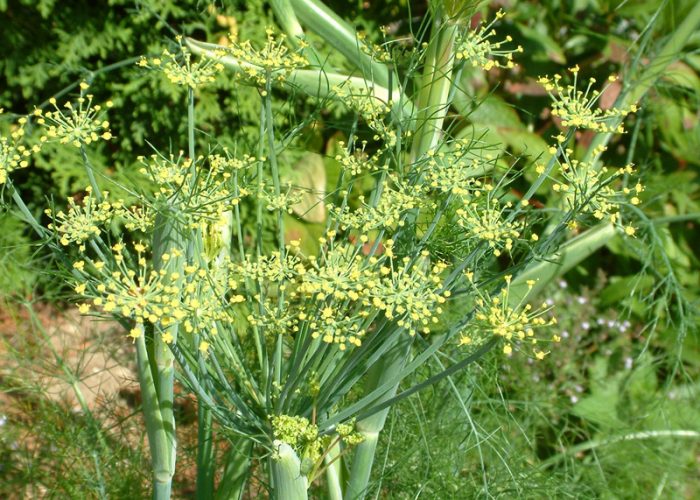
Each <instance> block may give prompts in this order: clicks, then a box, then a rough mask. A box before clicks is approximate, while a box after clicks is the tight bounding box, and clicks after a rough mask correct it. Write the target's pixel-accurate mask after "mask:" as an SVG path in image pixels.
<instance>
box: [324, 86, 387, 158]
mask: <svg viewBox="0 0 700 500" xmlns="http://www.w3.org/2000/svg"><path fill="white" fill-rule="evenodd" d="M333 92H335V95H336V98H337V99H339V100H341V101H342V102H343V103H344V104H345V105H346V106H347V107H348V108H350V109H352V110H353V111H356V112H357V113H358V114H359V115H360V116H361V117H362V119H363V120H364V121H365V122H366V123H367V126H368V127H369V128H371V129H372V130H373V131H374V132H375V135H374V137H373V139H374V140H375V141H378V140H381V141H383V142H384V148H385V149H389V148H391V147H393V146H394V145H395V144H396V140H397V136H396V131H395V127H392V126H390V125H389V124H388V117H389V115H390V113H391V107H392V105H393V103H392V102H391V101H390V102H386V101H385V100H383V99H381V98H379V97H377V96H376V95H374V93H373V89H372V88H358V87H357V86H353V85H352V84H351V83H350V81H349V80H348V81H346V82H344V83H343V84H341V85H336V86H335V87H333Z"/></svg>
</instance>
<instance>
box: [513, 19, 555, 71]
mask: <svg viewBox="0 0 700 500" xmlns="http://www.w3.org/2000/svg"><path fill="white" fill-rule="evenodd" d="M517 27H518V30H520V33H521V34H522V35H523V37H525V39H526V40H527V42H526V44H527V45H528V46H529V47H525V50H526V52H527V53H529V54H531V57H532V60H533V61H552V62H555V63H557V64H566V56H565V55H564V50H563V49H562V48H561V47H560V46H559V44H558V43H557V42H555V41H554V39H553V38H551V37H550V36H549V35H547V34H546V33H542V31H538V30H535V29H533V28H529V27H527V26H524V25H522V24H518V25H517Z"/></svg>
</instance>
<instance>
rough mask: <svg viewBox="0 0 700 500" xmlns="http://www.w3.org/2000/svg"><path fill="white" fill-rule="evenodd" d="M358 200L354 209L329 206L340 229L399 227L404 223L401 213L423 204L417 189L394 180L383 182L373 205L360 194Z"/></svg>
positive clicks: (361, 230)
mask: <svg viewBox="0 0 700 500" xmlns="http://www.w3.org/2000/svg"><path fill="white" fill-rule="evenodd" d="M359 200H360V203H362V206H361V207H360V208H358V209H357V210H355V211H351V210H350V209H349V208H348V207H345V208H344V209H343V210H341V209H338V208H336V207H333V206H329V209H330V210H331V213H332V214H333V216H334V217H335V218H336V219H337V220H338V221H339V222H340V226H341V228H342V229H350V228H352V229H357V230H359V231H360V232H362V233H366V232H368V231H370V230H372V229H379V228H395V227H401V226H403V225H404V224H405V221H404V220H403V215H404V214H405V213H406V212H408V211H409V210H413V209H414V208H416V207H418V206H420V205H424V204H425V200H423V199H421V197H420V190H419V189H416V188H408V187H404V186H401V185H398V184H396V183H395V182H385V184H384V186H383V188H382V190H381V196H380V197H379V199H378V200H377V201H376V204H375V205H373V204H368V203H365V198H364V196H360V197H359Z"/></svg>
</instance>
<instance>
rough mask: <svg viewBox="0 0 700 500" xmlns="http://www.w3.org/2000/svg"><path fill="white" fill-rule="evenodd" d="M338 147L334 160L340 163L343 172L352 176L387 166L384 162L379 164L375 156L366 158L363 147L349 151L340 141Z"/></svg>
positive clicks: (383, 168)
mask: <svg viewBox="0 0 700 500" xmlns="http://www.w3.org/2000/svg"><path fill="white" fill-rule="evenodd" d="M363 146H364V144H363ZM338 148H340V149H341V151H340V153H338V154H337V155H335V160H336V161H337V162H338V163H340V166H341V167H342V168H343V170H344V171H345V172H347V173H348V174H350V175H351V176H353V177H358V176H360V175H363V174H367V173H372V172H377V171H379V170H385V169H386V168H387V167H388V165H387V164H386V163H384V164H382V165H381V166H380V165H379V163H378V161H377V156H372V157H371V158H368V157H367V154H366V153H365V152H364V148H363V149H362V150H357V149H355V151H354V152H350V151H348V149H347V148H346V147H345V143H344V142H342V141H340V142H338Z"/></svg>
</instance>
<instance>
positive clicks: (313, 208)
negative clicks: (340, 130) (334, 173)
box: [291, 153, 326, 223]
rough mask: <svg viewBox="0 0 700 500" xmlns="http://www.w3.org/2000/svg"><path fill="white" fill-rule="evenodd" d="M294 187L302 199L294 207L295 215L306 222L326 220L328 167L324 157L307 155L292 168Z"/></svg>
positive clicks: (313, 154) (316, 154)
mask: <svg viewBox="0 0 700 500" xmlns="http://www.w3.org/2000/svg"><path fill="white" fill-rule="evenodd" d="M291 181H292V185H293V186H294V189H296V190H297V191H298V192H299V194H301V196H302V199H301V201H300V202H299V203H297V204H296V205H294V206H293V207H292V210H294V213H295V214H296V215H298V216H299V217H300V218H301V219H302V220H305V221H306V222H316V223H321V222H323V221H325V220H326V204H325V201H324V200H325V197H326V167H325V165H324V163H323V156H321V155H320V154H318V153H306V154H304V156H302V157H301V159H300V160H299V161H298V162H297V163H296V164H295V165H294V167H292V179H291Z"/></svg>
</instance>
